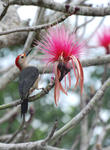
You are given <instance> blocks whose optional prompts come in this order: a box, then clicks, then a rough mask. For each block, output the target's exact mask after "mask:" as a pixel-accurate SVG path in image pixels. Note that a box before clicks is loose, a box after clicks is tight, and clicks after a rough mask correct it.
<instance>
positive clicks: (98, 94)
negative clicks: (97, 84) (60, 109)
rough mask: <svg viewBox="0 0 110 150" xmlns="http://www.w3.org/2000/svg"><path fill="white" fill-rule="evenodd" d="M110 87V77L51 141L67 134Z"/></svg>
mask: <svg viewBox="0 0 110 150" xmlns="http://www.w3.org/2000/svg"><path fill="white" fill-rule="evenodd" d="M108 87H110V78H109V79H108V80H106V81H105V82H104V84H103V85H102V87H101V88H100V89H99V90H98V91H97V92H96V94H95V95H94V96H93V98H92V99H91V100H90V102H89V103H88V104H87V105H86V107H85V108H83V110H82V111H81V112H79V114H77V115H76V116H75V117H74V118H73V119H72V120H71V121H69V122H68V123H67V124H66V125H64V126H63V127H62V128H61V129H59V130H58V131H56V132H55V134H54V135H53V137H52V139H51V141H53V140H55V139H56V138H58V137H59V136H61V134H64V133H65V134H66V133H67V132H68V131H69V130H71V129H72V128H74V127H75V126H76V125H77V124H78V123H79V122H80V121H81V120H82V119H83V118H84V117H85V116H86V115H87V114H88V113H89V112H90V111H91V110H92V109H93V107H94V105H95V104H96V103H97V102H98V101H99V100H100V99H101V98H102V97H103V95H104V92H105V90H106V89H107V88H108Z"/></svg>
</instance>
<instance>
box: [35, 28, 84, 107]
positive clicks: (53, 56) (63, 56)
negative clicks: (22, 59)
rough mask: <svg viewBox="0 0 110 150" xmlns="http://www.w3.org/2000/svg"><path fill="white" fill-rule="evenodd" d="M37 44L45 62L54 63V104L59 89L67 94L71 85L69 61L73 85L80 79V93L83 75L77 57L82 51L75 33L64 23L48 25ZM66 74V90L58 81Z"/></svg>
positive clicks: (57, 97) (56, 100)
mask: <svg viewBox="0 0 110 150" xmlns="http://www.w3.org/2000/svg"><path fill="white" fill-rule="evenodd" d="M37 44H39V48H40V50H42V51H43V52H44V54H45V57H46V58H47V64H49V63H54V66H53V67H54V73H55V89H54V99H55V104H56V105H57V102H58V100H59V96H60V91H62V92H63V93H65V94H66V95H67V90H68V89H69V88H70V87H71V77H70V70H71V63H72V68H73V70H74V75H75V78H76V83H75V87H77V85H78V84H79V79H80V88H81V93H82V91H83V80H84V76H83V69H82V66H81V63H80V61H79V59H78V58H79V55H80V54H81V52H82V44H79V42H78V41H76V37H75V34H74V33H72V34H71V33H70V32H69V31H68V30H66V28H65V26H64V25H61V26H60V27H59V26H57V27H50V28H49V29H48V31H47V32H46V34H44V35H43V36H42V40H41V41H40V42H37ZM75 65H76V67H75ZM66 74H68V79H69V88H68V89H67V90H65V89H64V88H63V87H62V84H61V82H60V81H61V80H62V79H63V77H64V76H65V75H66ZM65 86H66V76H65Z"/></svg>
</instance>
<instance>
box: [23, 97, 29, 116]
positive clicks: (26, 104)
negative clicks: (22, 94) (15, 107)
mask: <svg viewBox="0 0 110 150" xmlns="http://www.w3.org/2000/svg"><path fill="white" fill-rule="evenodd" d="M27 110H28V99H23V101H22V103H21V117H22V116H24V117H25V114H26V113H27Z"/></svg>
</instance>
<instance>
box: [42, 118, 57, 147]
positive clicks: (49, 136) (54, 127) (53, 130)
mask: <svg viewBox="0 0 110 150" xmlns="http://www.w3.org/2000/svg"><path fill="white" fill-rule="evenodd" d="M57 125H58V121H57V120H56V121H55V123H54V126H53V128H52V130H51V132H50V133H49V135H48V136H47V137H46V139H44V140H43V141H42V145H43V146H44V145H45V144H47V143H48V142H49V141H50V139H51V138H52V136H53V135H54V133H55V131H56V128H57Z"/></svg>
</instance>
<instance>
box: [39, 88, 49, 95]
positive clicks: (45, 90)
mask: <svg viewBox="0 0 110 150" xmlns="http://www.w3.org/2000/svg"><path fill="white" fill-rule="evenodd" d="M41 89H42V91H44V92H45V93H46V94H48V92H49V91H48V90H47V89H45V88H41Z"/></svg>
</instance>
